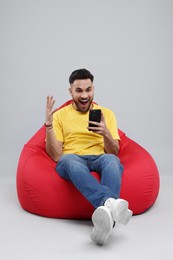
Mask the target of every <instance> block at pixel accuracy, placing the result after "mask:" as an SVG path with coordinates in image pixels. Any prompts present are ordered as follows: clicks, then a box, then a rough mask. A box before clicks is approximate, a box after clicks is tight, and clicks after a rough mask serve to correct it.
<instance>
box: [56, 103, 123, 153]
mask: <svg viewBox="0 0 173 260" xmlns="http://www.w3.org/2000/svg"><path fill="white" fill-rule="evenodd" d="M93 109H101V110H102V112H103V114H104V117H105V120H106V125H107V127H108V129H109V131H110V132H111V134H112V137H113V139H118V140H119V139H120V137H119V134H118V129H117V122H116V118H115V116H114V113H113V112H112V111H111V110H110V109H108V108H105V107H102V106H99V105H96V104H94V106H93ZM88 118H89V112H86V113H82V112H80V111H77V110H75V109H74V108H73V106H72V104H70V105H67V106H65V107H63V108H61V109H59V110H57V111H56V112H55V113H54V114H53V129H54V132H55V136H56V138H57V140H59V141H61V142H63V154H78V155H99V154H103V153H105V151H104V142H103V137H102V136H101V135H99V134H96V133H94V132H92V131H89V130H88V129H87V126H88Z"/></svg>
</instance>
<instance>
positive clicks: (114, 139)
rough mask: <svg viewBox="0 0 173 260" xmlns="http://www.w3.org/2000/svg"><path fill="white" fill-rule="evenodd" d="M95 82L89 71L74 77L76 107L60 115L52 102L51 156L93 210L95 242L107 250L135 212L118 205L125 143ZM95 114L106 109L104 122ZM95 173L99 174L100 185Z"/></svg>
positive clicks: (48, 119) (48, 110)
mask: <svg viewBox="0 0 173 260" xmlns="http://www.w3.org/2000/svg"><path fill="white" fill-rule="evenodd" d="M93 81H94V76H93V75H92V74H91V73H90V72H89V71H88V70H86V69H79V70H75V71H74V72H72V74H71V75H70V77H69V83H70V88H69V91H70V94H71V96H72V100H73V101H72V103H71V104H70V105H68V106H66V107H64V108H61V109H60V110H58V111H56V112H55V113H53V105H54V103H55V100H54V99H53V97H52V96H51V97H50V96H48V97H47V105H46V122H45V126H46V151H47V153H48V155H49V156H50V157H51V158H52V160H54V161H55V162H57V165H56V171H57V173H58V174H59V175H60V176H61V177H62V178H65V179H67V180H68V181H70V182H72V183H73V184H74V185H75V187H76V188H77V189H78V190H79V191H80V192H81V193H82V194H83V195H84V196H85V197H86V199H87V200H88V201H89V202H90V203H91V204H92V205H93V206H94V208H95V211H94V213H93V215H92V222H93V224H94V228H93V230H92V233H91V239H92V240H93V241H94V242H95V243H96V244H99V245H103V244H104V243H105V242H106V240H107V238H108V237H109V235H110V234H111V231H112V229H113V227H114V225H115V223H122V224H127V222H128V221H129V219H130V218H131V216H132V211H131V210H129V209H128V202H127V201H125V200H122V199H119V194H120V188H121V178H122V172H123V166H122V165H121V163H120V160H119V158H118V157H117V155H118V151H119V140H120V138H119V135H118V129H117V124H116V118H115V116H114V113H113V112H112V111H111V110H110V109H107V108H105V107H101V106H99V105H96V104H94V103H93V98H94V85H93ZM92 109H101V120H100V122H93V121H92V122H91V121H88V118H89V112H90V110H92ZM89 123H92V124H93V125H92V126H89ZM91 171H96V172H98V173H99V174H100V177H101V179H100V182H98V181H97V180H96V179H95V178H94V177H93V176H92V175H91V174H90V172H91Z"/></svg>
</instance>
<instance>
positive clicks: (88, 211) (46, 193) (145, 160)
mask: <svg viewBox="0 0 173 260" xmlns="http://www.w3.org/2000/svg"><path fill="white" fill-rule="evenodd" d="M70 102H71V101H68V102H66V103H65V104H63V105H62V106H61V107H63V106H65V105H67V104H69V103H70ZM61 107H60V108H61ZM60 108H59V109H60ZM119 135H120V138H121V141H120V151H119V158H120V160H121V162H122V164H123V165H124V173H123V179H122V187H121V194H120V197H121V198H123V199H125V200H127V201H128V202H129V208H130V209H131V210H132V211H133V214H140V213H143V212H145V211H146V210H147V209H149V208H150V207H151V206H152V205H153V204H154V203H155V201H156V199H157V196H158V192H159V173H158V169H157V166H156V164H155V162H154V160H153V158H152V157H151V155H150V154H149V153H148V152H147V151H146V150H145V149H144V148H142V147H141V146H140V145H138V144H137V143H136V142H134V141H133V140H131V139H130V138H128V137H127V136H126V135H125V133H123V132H122V131H121V130H119ZM45 136H46V130H45V126H42V127H41V128H40V129H39V130H38V131H37V132H36V134H35V135H34V136H33V137H32V138H31V139H30V140H29V141H28V142H27V143H26V144H25V145H24V147H23V150H22V152H21V155H20V158H19V162H18V167H17V177H16V183H17V194H18V199H19V202H20V204H21V207H22V208H23V209H24V210H26V211H28V212H31V213H34V214H37V215H40V216H44V217H51V218H66V219H90V218H91V216H92V213H93V211H94V208H93V206H92V205H91V204H90V203H89V202H88V201H87V200H86V199H85V197H84V196H83V195H82V194H81V193H80V192H79V191H78V190H77V189H76V188H75V187H74V186H73V184H71V183H70V182H68V181H67V180H64V179H63V178H61V177H60V176H59V175H58V174H57V173H56V171H55V165H56V163H55V162H54V161H52V160H51V158H50V157H49V156H48V155H47V153H46V150H45ZM91 174H93V175H94V176H95V178H97V179H98V181H99V180H100V179H99V174H98V173H96V172H91Z"/></svg>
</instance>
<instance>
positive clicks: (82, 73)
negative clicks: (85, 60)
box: [69, 69, 94, 84]
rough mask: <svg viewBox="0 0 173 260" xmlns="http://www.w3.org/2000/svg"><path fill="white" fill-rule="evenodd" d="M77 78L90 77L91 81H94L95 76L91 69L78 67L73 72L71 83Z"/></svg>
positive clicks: (70, 78)
mask: <svg viewBox="0 0 173 260" xmlns="http://www.w3.org/2000/svg"><path fill="white" fill-rule="evenodd" d="M77 79H90V80H91V82H93V81H94V76H93V75H92V74H91V72H89V70H86V69H78V70H75V71H73V72H72V74H71V75H70V77H69V82H70V84H73V82H74V81H75V80H77Z"/></svg>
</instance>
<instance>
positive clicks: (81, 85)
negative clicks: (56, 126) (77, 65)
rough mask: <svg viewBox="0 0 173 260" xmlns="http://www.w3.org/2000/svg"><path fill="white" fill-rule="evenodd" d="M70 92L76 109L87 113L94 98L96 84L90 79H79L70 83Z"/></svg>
mask: <svg viewBox="0 0 173 260" xmlns="http://www.w3.org/2000/svg"><path fill="white" fill-rule="evenodd" d="M69 90H70V94H71V96H72V98H73V102H74V107H75V109H77V110H79V111H80V112H83V113H86V112H87V111H89V109H90V107H91V105H92V101H93V98H94V86H93V83H92V82H91V80H90V79H78V80H75V81H74V82H73V84H71V85H70V89H69Z"/></svg>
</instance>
